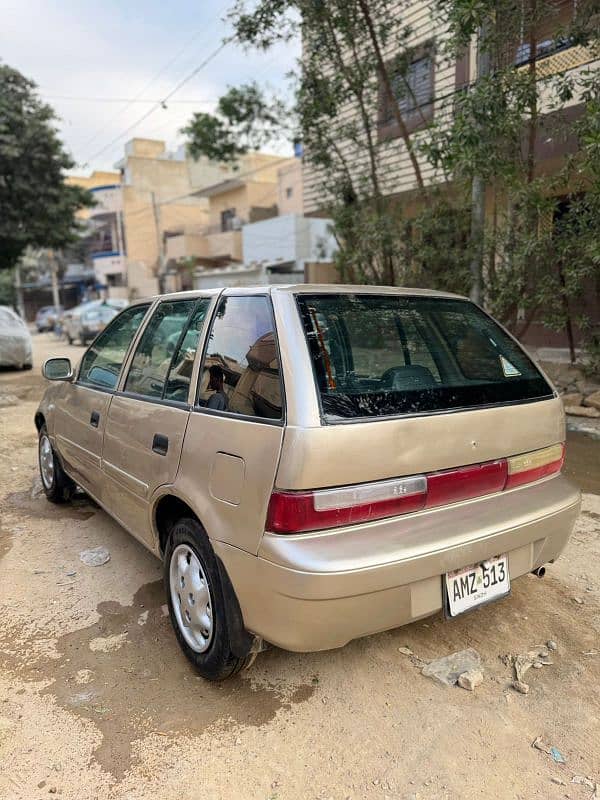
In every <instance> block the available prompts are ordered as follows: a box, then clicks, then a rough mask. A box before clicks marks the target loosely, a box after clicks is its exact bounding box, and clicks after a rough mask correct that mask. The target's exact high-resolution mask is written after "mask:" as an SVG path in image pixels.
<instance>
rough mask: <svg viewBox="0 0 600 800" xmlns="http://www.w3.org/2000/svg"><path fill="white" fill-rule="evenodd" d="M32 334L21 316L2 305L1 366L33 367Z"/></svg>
mask: <svg viewBox="0 0 600 800" xmlns="http://www.w3.org/2000/svg"><path fill="white" fill-rule="evenodd" d="M32 366H33V359H32V355H31V335H30V333H29V330H28V329H27V325H26V324H25V323H24V322H23V320H22V319H21V317H20V316H19V315H18V314H16V313H15V312H14V311H13V310H12V308H9V306H0V367H17V368H18V369H31V367H32Z"/></svg>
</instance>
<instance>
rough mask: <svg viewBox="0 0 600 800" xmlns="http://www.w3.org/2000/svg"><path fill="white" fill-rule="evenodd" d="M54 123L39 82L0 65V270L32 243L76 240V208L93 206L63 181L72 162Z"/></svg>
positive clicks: (47, 244) (62, 243)
mask: <svg viewBox="0 0 600 800" xmlns="http://www.w3.org/2000/svg"><path fill="white" fill-rule="evenodd" d="M55 121H56V116H55V114H54V111H53V110H52V108H50V106H48V105H46V104H45V103H43V102H42V101H41V100H40V99H39V97H38V96H37V94H36V87H35V84H34V83H33V82H32V81H30V80H28V79H27V78H25V77H24V76H23V75H21V73H20V72H18V71H17V70H15V69H12V68H11V67H8V66H6V65H2V64H0V269H5V268H10V267H13V266H14V265H15V264H16V262H17V261H18V259H19V257H20V256H21V255H22V253H23V252H24V250H25V248H26V247H27V246H28V245H30V246H32V247H47V248H53V249H60V248H62V247H64V246H65V245H66V244H68V243H69V242H72V241H73V240H74V239H75V237H76V234H77V223H76V219H75V212H76V211H77V210H78V209H80V208H82V207H84V206H90V205H92V204H93V200H92V197H91V195H90V193H89V192H87V191H85V190H83V189H81V188H80V187H77V186H68V185H66V184H65V182H64V176H65V171H66V170H68V169H70V168H72V167H73V166H74V162H73V161H72V159H71V157H70V156H69V155H68V154H67V153H66V152H65V150H64V148H63V145H62V143H61V141H60V139H59V138H58V135H57V132H56V128H55Z"/></svg>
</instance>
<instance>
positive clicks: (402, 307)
mask: <svg viewBox="0 0 600 800" xmlns="http://www.w3.org/2000/svg"><path fill="white" fill-rule="evenodd" d="M173 342H174V344H173ZM43 372H44V375H45V377H46V378H47V379H49V380H52V381H54V383H53V385H51V386H49V387H48V388H47V390H46V393H45V395H44V398H43V400H42V402H41V404H40V406H39V409H38V411H37V413H36V415H35V424H36V427H37V430H38V435H39V465H40V472H41V478H42V483H43V486H44V491H45V493H46V496H47V497H48V499H49V500H51V501H53V502H64V501H65V500H67V499H68V498H69V497H70V494H71V492H72V490H73V488H74V486H75V484H79V485H80V486H81V487H83V489H85V491H86V492H88V493H89V494H90V495H91V496H92V497H93V498H94V499H95V500H97V501H98V502H99V503H100V504H101V505H102V506H103V507H104V508H105V509H106V510H107V511H108V512H109V513H110V514H112V515H113V516H114V517H115V519H116V520H117V521H118V522H119V523H120V524H121V525H123V526H124V527H125V528H126V529H127V530H128V531H129V532H130V533H132V534H133V535H134V536H135V537H136V538H137V539H139V540H140V542H142V543H143V544H145V546H146V547H148V548H149V549H150V550H151V551H152V552H153V553H155V554H156V555H157V556H158V557H159V558H161V559H162V560H163V562H164V583H165V591H166V595H167V600H168V606H169V613H170V617H171V622H172V625H173V628H174V630H175V634H176V636H177V639H178V641H179V644H180V646H181V648H182V649H183V652H184V653H185V655H186V656H187V657H188V658H189V660H190V661H191V662H192V663H193V664H194V666H195V667H196V668H197V670H198V671H199V672H200V674H201V675H203V676H204V677H206V678H209V679H212V680H219V679H223V678H225V677H228V676H229V675H232V674H234V673H235V672H237V671H238V670H240V669H242V668H243V667H244V666H246V665H248V664H249V663H251V661H252V659H253V658H254V656H255V654H256V653H257V652H259V651H260V650H261V649H262V648H263V643H264V642H270V643H272V644H275V645H277V646H278V647H281V648H284V649H287V650H292V651H299V652H303V651H312V650H325V649H329V648H333V647H341V646H343V645H344V644H346V643H347V642H349V641H350V640H352V639H355V638H357V637H359V636H366V635H369V634H373V633H377V632H379V631H384V630H388V629H391V628H395V627H397V626H400V625H404V624H407V623H410V622H413V621H414V620H418V619H421V618H423V617H426V616H428V615H430V614H436V613H439V612H440V611H442V612H443V613H444V615H445V616H446V618H448V619H452V618H454V617H457V616H459V615H461V614H463V613H465V612H468V611H470V610H471V609H473V608H476V607H482V606H484V605H485V604H486V603H489V602H492V601H497V600H500V599H501V598H504V597H506V596H507V595H508V594H510V591H511V585H512V583H513V581H514V580H515V579H517V578H519V576H521V575H526V574H528V573H530V572H536V574H538V575H541V574H542V572H543V570H544V568H545V567H544V565H545V564H548V563H552V562H553V561H554V560H555V559H556V558H558V556H559V555H560V554H561V552H562V550H563V549H564V547H565V545H566V543H567V540H568V538H569V535H570V533H571V530H572V528H573V525H574V523H575V520H576V519H577V515H578V513H579V506H580V493H579V491H578V489H576V488H575V487H574V486H573V485H572V484H571V483H570V481H569V480H568V479H567V478H566V477H565V476H564V475H563V474H562V465H563V459H564V446H565V417H564V410H563V406H562V402H561V400H560V398H559V397H558V395H557V392H556V391H555V390H554V388H553V387H552V386H551V385H550V383H549V381H548V379H547V378H546V376H545V375H544V374H543V373H542V372H541V371H540V370H539V369H538V367H537V366H536V365H535V364H534V362H533V361H532V360H531V359H530V358H529V356H528V355H527V353H526V352H525V351H524V350H523V349H522V348H521V346H520V345H519V344H518V342H517V341H516V340H515V339H514V338H513V337H512V336H510V334H508V333H507V332H506V331H505V330H504V329H503V328H501V327H500V326H499V325H498V324H497V323H496V322H494V320H493V319H492V318H491V317H489V316H488V315H487V314H486V313H485V312H483V311H482V310H481V309H480V308H479V307H478V306H476V305H474V304H473V303H471V302H470V301H469V300H467V299H465V298H461V297H458V296H456V295H450V294H445V293H441V292H432V291H419V290H408V289H407V290H401V289H382V288H380V287H364V286H361V287H357V286H336V285H330V286H310V285H302V286H285V287H284V286H281V287H268V288H264V289H254V288H252V289H234V288H231V289H226V290H224V291H223V290H218V289H213V290H207V291H198V292H185V293H179V294H172V295H165V296H162V297H158V298H155V299H153V300H147V301H138V302H135V303H134V304H133V305H131V306H130V307H129V308H127V309H126V310H125V311H123V312H122V313H121V314H119V315H118V316H117V317H116V318H115V319H113V320H112V322H110V323H109V324H108V326H107V327H106V328H105V330H104V331H103V332H102V333H101V334H100V335H99V336H98V338H97V339H96V340H95V341H94V343H93V344H92V345H91V347H90V348H89V349H88V350H87V351H86V353H85V354H84V356H83V358H82V359H81V362H80V364H79V366H78V367H77V371H76V372H75V373H74V372H73V368H72V366H71V363H70V361H69V359H66V358H54V359H50V360H48V361H47V362H46V363H45V364H44V368H43ZM483 613H485V612H483ZM508 613H509V614H513V613H514V609H513V611H509V612H508ZM549 613H550V614H551V613H552V612H551V611H550V612H549Z"/></svg>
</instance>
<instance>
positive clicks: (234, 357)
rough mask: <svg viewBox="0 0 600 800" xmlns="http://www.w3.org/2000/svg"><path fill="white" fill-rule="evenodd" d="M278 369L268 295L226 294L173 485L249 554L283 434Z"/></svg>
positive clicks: (217, 535)
mask: <svg viewBox="0 0 600 800" xmlns="http://www.w3.org/2000/svg"><path fill="white" fill-rule="evenodd" d="M211 370H212V380H211ZM280 371H281V370H280V357H279V346H278V340H277V335H276V331H275V323H274V319H273V314H272V309H271V299H270V297H269V296H268V295H266V294H263V295H255V294H249V293H244V291H243V290H235V289H230V290H228V291H227V292H225V293H224V294H223V295H222V296H221V298H220V300H219V304H218V306H217V308H216V311H215V314H214V318H213V320H212V323H211V328H210V330H209V333H208V335H207V337H206V345H205V348H204V357H203V361H202V364H201V367H200V371H199V379H198V382H199V386H198V395H197V401H196V406H195V407H194V410H193V412H192V413H191V415H190V419H189V423H188V428H187V431H186V435H185V441H184V446H183V451H182V454H181V466H180V470H179V474H178V477H177V482H176V488H177V490H178V493H179V494H180V495H181V496H182V497H184V498H187V500H188V502H190V504H191V505H192V507H193V508H195V509H197V510H198V513H199V515H200V518H201V520H202V523H203V525H204V526H205V528H206V530H207V532H208V535H209V536H210V537H211V538H213V539H217V540H219V541H223V542H228V543H230V544H233V545H235V546H236V547H240V548H242V549H244V550H247V551H249V552H252V553H256V552H257V550H258V546H259V543H260V539H261V537H262V534H263V531H264V522H265V517H266V512H267V506H268V502H269V497H270V494H271V491H272V488H273V482H274V479H275V472H276V469H277V464H278V461H279V454H280V450H281V443H282V439H283V430H284V402H283V384H282V380H281V374H280ZM221 380H222V388H220V386H221ZM223 406H225V407H223Z"/></svg>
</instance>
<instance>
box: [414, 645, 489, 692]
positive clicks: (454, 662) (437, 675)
mask: <svg viewBox="0 0 600 800" xmlns="http://www.w3.org/2000/svg"><path fill="white" fill-rule="evenodd" d="M480 669H481V656H480V655H479V653H478V652H477V650H474V649H473V648H472V647H469V648H468V649H467V650H459V651H458V652H457V653H451V654H450V655H449V656H444V657H443V658H437V659H435V661H431V662H430V663H429V664H427V665H426V666H424V667H423V669H422V670H421V674H422V675H424V676H425V677H426V678H433V679H434V680H437V681H439V682H440V683H442V684H444V686H454V685H455V684H456V683H457V681H458V678H459V676H460V675H462V674H463V673H464V672H471V671H472V670H480Z"/></svg>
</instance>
